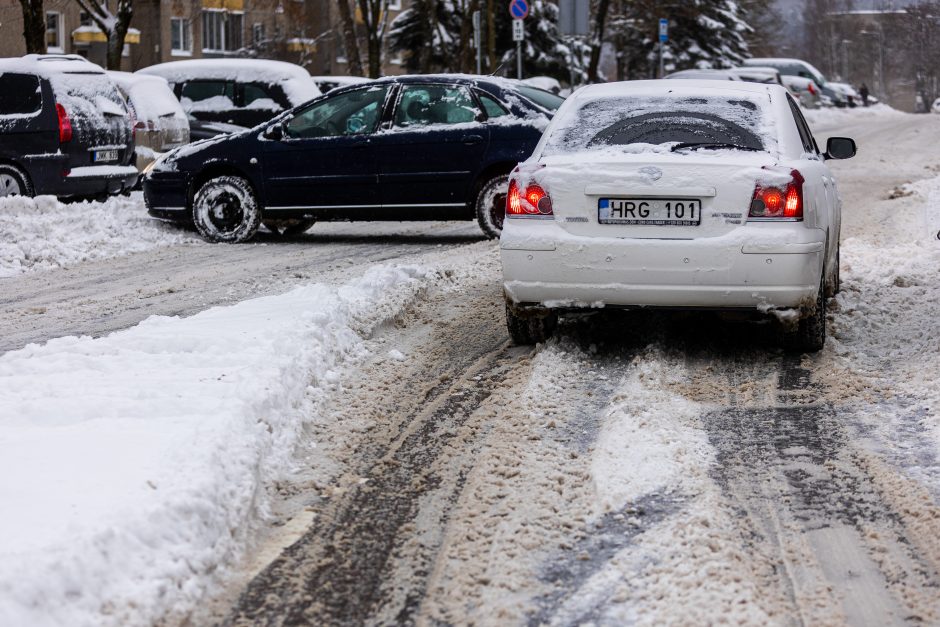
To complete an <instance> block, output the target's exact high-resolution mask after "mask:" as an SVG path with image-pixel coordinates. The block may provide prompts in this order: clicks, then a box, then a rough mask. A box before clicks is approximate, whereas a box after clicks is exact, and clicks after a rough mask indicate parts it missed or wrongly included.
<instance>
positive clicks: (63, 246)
mask: <svg viewBox="0 0 940 627" xmlns="http://www.w3.org/2000/svg"><path fill="white" fill-rule="evenodd" d="M106 167H107V166H106ZM201 242H202V240H201V239H200V238H199V237H198V236H197V235H196V234H195V233H193V232H190V231H186V230H183V229H180V228H178V227H174V226H172V225H168V224H165V223H162V222H159V221H157V220H154V219H152V218H150V217H148V216H147V212H146V209H145V208H144V204H143V199H142V197H141V195H140V194H139V193H135V194H132V195H131V196H130V197H124V196H115V197H112V198H109V199H108V200H107V201H105V202H73V203H68V204H65V203H62V202H59V201H58V200H56V199H55V198H54V197H53V196H39V197H37V198H25V197H14V198H3V199H0V278H3V277H9V276H14V275H17V274H20V273H23V272H33V271H37V270H48V269H52V268H60V267H64V266H70V265H74V264H77V263H81V262H83V261H89V260H92V259H108V258H111V257H118V256H121V255H127V254H130V253H134V252H139V251H143V250H149V249H151V248H157V247H162V246H174V245H178V244H201Z"/></svg>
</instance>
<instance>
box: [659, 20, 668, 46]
mask: <svg viewBox="0 0 940 627" xmlns="http://www.w3.org/2000/svg"><path fill="white" fill-rule="evenodd" d="M668 39H669V20H667V19H666V18H662V19H660V20H659V41H661V42H663V43H666V40H668Z"/></svg>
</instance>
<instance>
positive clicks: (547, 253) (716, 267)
mask: <svg viewBox="0 0 940 627" xmlns="http://www.w3.org/2000/svg"><path fill="white" fill-rule="evenodd" d="M507 222H510V221H509V220H507ZM825 237H826V236H825V233H824V232H823V231H821V230H819V229H811V228H806V227H805V226H804V225H803V224H801V223H789V224H753V223H752V224H747V225H746V226H743V227H741V228H739V229H736V230H735V232H734V233H733V234H731V235H728V236H723V237H714V238H701V239H696V240H664V239H626V238H616V237H609V238H608V237H605V238H598V237H579V236H573V235H571V234H569V233H567V232H566V231H564V229H562V228H561V227H560V226H559V225H558V224H557V223H555V222H548V221H544V222H540V223H538V224H534V223H531V222H529V223H526V224H524V225H520V226H517V227H515V228H514V225H512V224H507V227H506V229H505V230H504V231H503V235H502V238H501V240H500V253H501V258H502V264H503V277H504V284H503V285H504V289H505V291H506V294H507V296H508V297H509V298H510V299H511V300H512V301H514V302H516V303H522V304H541V305H545V306H549V307H558V308H567V307H603V306H608V305H613V306H641V307H643V306H647V307H689V308H693V307H705V308H720V309H723V308H728V309H737V308H759V309H766V308H789V307H796V306H798V305H800V303H801V302H803V301H805V299H807V298H809V299H812V298H815V296H816V293H817V290H818V289H819V279H820V276H821V269H822V267H823V258H824V250H825Z"/></svg>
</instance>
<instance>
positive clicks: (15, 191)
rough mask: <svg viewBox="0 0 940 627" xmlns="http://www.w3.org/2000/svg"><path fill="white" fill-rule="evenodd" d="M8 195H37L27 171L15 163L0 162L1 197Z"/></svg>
mask: <svg viewBox="0 0 940 627" xmlns="http://www.w3.org/2000/svg"><path fill="white" fill-rule="evenodd" d="M6 196H28V197H30V198H32V197H33V196H35V193H34V192H33V185H32V183H30V181H29V177H28V176H27V175H26V172H23V170H21V169H19V168H18V167H16V166H15V165H11V164H9V163H0V198H2V197H6Z"/></svg>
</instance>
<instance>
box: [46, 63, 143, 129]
mask: <svg viewBox="0 0 940 627" xmlns="http://www.w3.org/2000/svg"><path fill="white" fill-rule="evenodd" d="M49 82H50V83H52V90H53V91H54V92H55V97H56V101H57V102H58V103H59V104H61V105H62V106H63V107H65V109H66V111H67V112H68V114H69V115H77V116H83V117H86V118H89V119H100V118H102V117H103V116H106V115H111V116H124V115H127V109H126V108H125V107H124V99H123V98H122V97H121V94H120V93H119V92H118V90H117V87H116V86H115V85H114V83H113V82H111V79H110V78H108V77H107V76H106V75H104V74H80V73H68V74H53V75H52V76H51V77H50V79H49Z"/></svg>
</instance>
